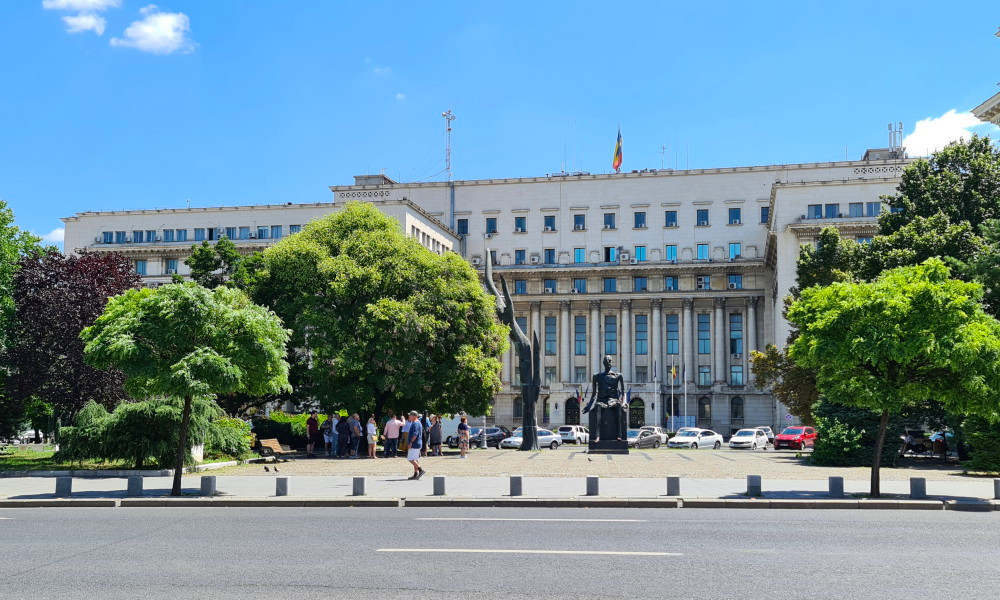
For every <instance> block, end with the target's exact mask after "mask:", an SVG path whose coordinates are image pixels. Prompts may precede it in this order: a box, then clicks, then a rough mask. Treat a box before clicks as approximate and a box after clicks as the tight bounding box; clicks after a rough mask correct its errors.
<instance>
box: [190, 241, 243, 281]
mask: <svg viewBox="0 0 1000 600" xmlns="http://www.w3.org/2000/svg"><path fill="white" fill-rule="evenodd" d="M242 259H243V256H242V255H241V254H240V252H239V250H237V249H236V244H234V243H233V242H232V240H230V239H229V238H228V237H226V236H222V237H221V238H219V241H218V242H216V243H215V245H214V246H213V245H211V244H209V243H208V242H207V241H205V242H202V243H201V245H200V246H199V245H194V246H191V256H189V257H188V258H186V259H185V260H184V264H186V265H187V266H189V267H190V268H191V279H193V280H194V282H195V283H197V284H198V285H201V286H203V287H207V288H209V289H213V288H217V287H219V286H220V285H225V284H226V283H227V282H228V281H229V280H230V278H232V276H233V273H234V272H236V270H237V269H238V268H239V266H240V262H241V261H242Z"/></svg>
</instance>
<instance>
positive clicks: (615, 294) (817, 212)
mask: <svg viewBox="0 0 1000 600" xmlns="http://www.w3.org/2000/svg"><path fill="white" fill-rule="evenodd" d="M883 156H890V154H889V153H888V151H869V152H867V153H866V154H865V158H864V159H863V160H859V161H843V162H829V163H806V164H791V165H773V166H753V167H733V168H717V169H696V170H683V171H675V170H669V169H668V170H643V171H633V172H630V173H620V174H598V175H592V174H588V173H572V174H565V173H561V174H553V175H549V176H545V177H530V178H511V179H490V180H472V181H454V182H436V183H398V182H395V181H393V180H391V179H389V178H388V177H385V176H383V175H364V176H358V177H356V178H355V182H354V184H353V185H342V186H341V185H335V186H331V187H330V190H331V191H332V192H333V198H332V202H330V203H318V204H293V203H288V204H278V205H268V206H247V207H218V208H192V209H186V208H177V209H164V210H137V211H115V212H83V213H78V214H76V215H74V216H72V217H68V218H65V219H63V220H64V222H65V224H66V242H65V244H66V249H67V251H70V252H72V251H79V250H83V249H87V250H89V251H119V252H124V253H126V254H127V255H129V256H131V257H133V259H134V260H135V261H136V268H137V269H138V270H139V271H140V273H142V274H143V275H144V276H145V277H146V279H147V280H148V281H149V282H150V283H153V284H155V283H157V282H163V281H167V280H168V279H169V274H170V273H171V272H178V273H180V274H185V272H186V270H185V267H184V266H183V263H182V260H183V258H184V257H185V256H187V255H188V254H189V253H190V247H191V245H192V244H193V243H195V242H198V243H200V241H201V240H203V239H204V240H208V241H209V242H211V241H213V240H217V239H218V238H219V237H221V236H222V235H226V236H228V237H230V238H232V239H233V240H235V241H236V243H237V245H238V246H239V247H240V248H241V249H242V250H243V251H245V252H250V251H252V250H254V249H258V248H261V247H264V246H266V245H268V244H271V243H273V242H274V241H275V240H277V239H280V238H281V237H283V236H286V235H290V234H293V233H294V232H295V231H297V230H298V228H299V227H301V225H302V224H304V223H307V222H308V221H309V220H311V219H314V218H316V217H318V216H320V215H323V214H327V213H329V212H331V211H336V210H338V209H339V208H340V207H342V206H343V205H344V204H345V203H346V202H348V201H355V200H356V201H365V202H372V203H374V204H376V205H377V206H379V207H380V208H381V209H382V210H384V211H386V212H387V213H388V214H390V215H392V216H393V217H395V218H396V219H397V220H399V221H400V227H401V229H402V230H403V231H404V232H405V233H407V234H408V235H412V236H416V237H418V238H419V239H420V240H421V242H422V243H423V244H424V245H425V246H427V247H428V248H430V249H432V250H435V251H439V252H444V251H448V250H454V251H456V252H459V253H461V254H462V255H463V256H464V257H465V258H466V259H468V260H469V261H470V262H471V263H472V264H473V265H474V266H476V267H477V268H480V269H482V268H483V267H484V266H485V261H487V260H489V261H492V263H493V265H495V266H494V272H495V274H496V275H498V276H501V275H502V276H503V277H504V278H505V279H506V280H507V283H508V284H509V286H510V290H511V292H512V293H513V295H514V299H515V311H516V314H517V318H518V319H519V321H520V323H521V324H522V326H523V327H525V328H526V329H529V330H531V331H534V332H536V333H537V335H538V339H539V341H540V343H541V345H542V349H543V351H542V368H543V373H544V375H543V378H542V385H543V390H542V394H541V397H540V398H541V402H540V405H541V406H540V407H539V408H538V410H539V413H540V414H539V415H538V416H539V422H541V423H547V424H550V425H558V424H562V423H577V422H580V406H579V404H578V402H577V401H576V400H575V397H576V396H577V394H579V393H580V392H587V391H588V385H589V381H590V377H591V374H592V373H593V372H594V370H595V369H597V368H598V367H599V365H600V362H601V358H602V357H603V356H604V355H605V354H610V355H612V356H613V357H614V361H615V365H616V368H617V369H619V370H620V371H621V372H622V373H623V374H624V376H625V379H626V381H627V382H628V385H629V386H630V387H631V389H632V392H631V394H632V395H631V397H632V406H631V410H630V420H631V423H632V425H633V426H637V425H640V424H647V425H662V424H668V425H669V426H671V427H675V426H679V425H682V424H688V425H699V426H705V427H709V428H714V429H717V430H718V431H721V432H724V433H728V432H729V431H730V430H733V429H736V428H739V427H742V426H744V425H747V426H750V425H771V426H772V427H778V426H781V425H783V424H784V423H785V411H784V409H783V408H782V407H781V406H780V405H778V403H777V402H775V400H774V399H773V397H772V396H771V395H770V394H769V393H768V391H767V390H766V389H760V388H758V387H757V386H755V385H754V382H753V378H752V377H751V375H750V364H749V362H748V357H749V353H750V351H751V350H755V349H758V348H762V347H763V346H765V345H766V344H776V345H779V346H781V345H782V344H783V343H784V341H785V339H786V337H787V334H788V325H787V323H786V322H785V321H784V319H783V318H782V316H781V308H782V298H783V297H784V296H785V294H786V293H787V291H788V289H789V288H790V287H791V286H792V285H794V282H795V262H796V258H797V257H798V254H799V248H800V246H801V245H802V244H809V243H813V242H814V240H815V239H816V237H817V235H818V234H819V232H820V231H821V230H822V229H823V228H824V227H826V226H829V225H834V226H836V227H838V228H839V229H840V230H841V232H842V235H844V236H845V237H851V238H854V239H857V240H860V241H865V240H867V239H869V238H871V237H872V236H873V235H875V234H876V232H877V225H876V216H877V215H878V214H879V212H880V211H881V210H882V206H883V205H882V201H881V199H880V197H881V196H883V195H885V194H891V193H893V192H894V191H895V188H896V185H897V184H898V182H899V177H900V175H901V173H902V168H903V166H904V165H905V160H895V159H887V160H886V159H882V158H881V157H883ZM519 376H520V374H519V373H518V370H517V368H516V360H514V359H513V356H512V354H511V353H508V354H507V355H506V356H504V357H503V381H504V387H503V390H502V392H501V393H500V394H499V395H498V396H497V399H496V406H495V409H494V411H493V414H494V417H495V420H496V422H497V423H500V424H506V425H518V424H520V422H521V419H522V417H523V415H522V408H521V403H520V396H519V387H518V380H519ZM668 416H669V418H672V419H673V421H672V422H670V423H667V419H668Z"/></svg>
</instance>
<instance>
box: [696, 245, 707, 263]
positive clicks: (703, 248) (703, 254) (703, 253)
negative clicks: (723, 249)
mask: <svg viewBox="0 0 1000 600" xmlns="http://www.w3.org/2000/svg"><path fill="white" fill-rule="evenodd" d="M696 249H697V251H698V254H697V257H698V260H708V244H698V246H697V247H696Z"/></svg>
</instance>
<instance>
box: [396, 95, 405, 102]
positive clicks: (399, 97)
mask: <svg viewBox="0 0 1000 600" xmlns="http://www.w3.org/2000/svg"><path fill="white" fill-rule="evenodd" d="M396 100H399V101H400V102H405V101H406V94H396Z"/></svg>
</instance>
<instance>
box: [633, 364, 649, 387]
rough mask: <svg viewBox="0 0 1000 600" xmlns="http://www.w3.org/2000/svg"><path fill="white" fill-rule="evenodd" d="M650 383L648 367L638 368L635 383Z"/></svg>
mask: <svg viewBox="0 0 1000 600" xmlns="http://www.w3.org/2000/svg"><path fill="white" fill-rule="evenodd" d="M647 381H649V371H648V367H646V366H638V367H636V368H635V382H636V383H646V382H647Z"/></svg>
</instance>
